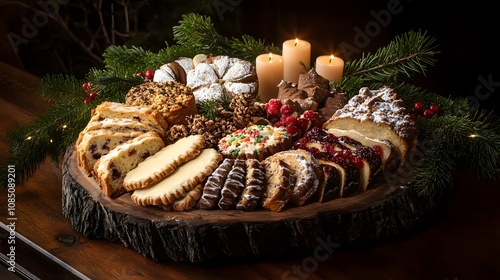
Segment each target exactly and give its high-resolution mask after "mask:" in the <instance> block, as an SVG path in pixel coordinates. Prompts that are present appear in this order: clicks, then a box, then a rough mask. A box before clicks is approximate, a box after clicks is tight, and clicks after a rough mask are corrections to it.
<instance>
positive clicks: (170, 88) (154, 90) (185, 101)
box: [125, 81, 198, 124]
mask: <svg viewBox="0 0 500 280" xmlns="http://www.w3.org/2000/svg"><path fill="white" fill-rule="evenodd" d="M125 103H126V104H128V105H135V106H142V107H147V108H151V109H154V110H156V111H158V112H160V113H161V114H162V115H163V116H164V118H165V119H166V121H167V123H169V124H185V123H186V117H187V116H191V115H195V114H197V113H198V109H197V108H196V103H195V99H194V95H193V91H192V90H191V88H190V87H188V86H186V85H184V84H181V83H179V82H175V81H169V82H146V83H143V84H141V85H139V86H136V87H132V88H131V89H130V90H129V91H128V93H127V95H126V97H125Z"/></svg>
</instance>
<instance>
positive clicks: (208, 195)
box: [198, 158, 234, 210]
mask: <svg viewBox="0 0 500 280" xmlns="http://www.w3.org/2000/svg"><path fill="white" fill-rule="evenodd" d="M233 163H234V159H230V158H225V159H224V161H223V162H222V163H221V164H220V165H219V166H218V167H217V168H216V169H215V170H214V172H213V173H212V174H211V175H210V176H209V177H208V178H207V182H206V183H205V186H203V193H202V195H201V198H200V201H198V208H200V209H205V210H207V209H213V208H215V206H216V205H217V202H218V201H219V198H220V191H221V189H222V186H223V185H224V182H225V181H226V178H227V175H228V174H229V171H230V170H231V168H232V167H233Z"/></svg>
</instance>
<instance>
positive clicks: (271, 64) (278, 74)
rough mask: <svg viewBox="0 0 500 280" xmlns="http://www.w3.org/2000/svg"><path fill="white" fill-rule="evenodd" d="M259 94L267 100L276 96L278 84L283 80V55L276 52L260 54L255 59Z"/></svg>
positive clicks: (262, 100) (263, 99) (262, 99)
mask: <svg viewBox="0 0 500 280" xmlns="http://www.w3.org/2000/svg"><path fill="white" fill-rule="evenodd" d="M255 68H256V72H257V79H258V80H259V96H260V100H261V102H267V101H269V99H271V98H276V97H277V96H278V84H279V83H280V82H281V80H283V57H282V56H281V55H277V54H272V53H269V54H261V55H259V56H258V57H257V59H256V60H255Z"/></svg>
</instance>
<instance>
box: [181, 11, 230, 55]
mask: <svg viewBox="0 0 500 280" xmlns="http://www.w3.org/2000/svg"><path fill="white" fill-rule="evenodd" d="M179 23H180V25H178V26H174V27H173V33H174V40H175V41H176V42H177V43H178V44H179V45H181V46H186V47H189V48H194V49H195V50H196V51H197V52H198V53H205V54H228V53H229V50H230V43H229V41H228V39H227V38H225V37H223V36H222V35H220V34H219V33H218V32H217V31H216V30H215V27H214V25H213V23H212V21H211V19H210V17H208V16H202V15H198V14H194V13H189V14H186V15H183V16H182V20H181V21H179Z"/></svg>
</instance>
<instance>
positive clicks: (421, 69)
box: [344, 31, 439, 84]
mask: <svg viewBox="0 0 500 280" xmlns="http://www.w3.org/2000/svg"><path fill="white" fill-rule="evenodd" d="M436 47H437V45H436V44H435V39H434V38H432V37H429V36H428V35H427V33H426V32H421V31H409V32H406V33H403V34H402V35H399V36H396V37H395V38H394V39H393V40H392V41H391V42H390V43H389V44H388V45H387V46H385V47H382V48H380V49H378V50H377V51H376V52H375V53H373V54H372V53H368V54H364V53H363V55H362V57H361V58H359V59H355V60H352V61H348V62H346V63H345V67H344V76H345V77H346V78H349V77H351V76H356V77H361V78H362V82H363V83H364V84H369V83H373V82H380V83H382V84H392V83H395V82H396V83H397V82H401V80H402V79H404V78H406V79H407V78H411V77H414V76H415V75H420V74H423V75H425V73H426V71H427V68H428V67H429V66H433V65H434V64H435V62H436V58H435V55H436V54H438V53H439V51H437V50H436Z"/></svg>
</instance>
